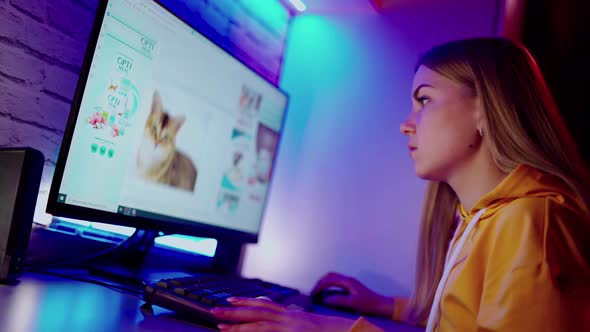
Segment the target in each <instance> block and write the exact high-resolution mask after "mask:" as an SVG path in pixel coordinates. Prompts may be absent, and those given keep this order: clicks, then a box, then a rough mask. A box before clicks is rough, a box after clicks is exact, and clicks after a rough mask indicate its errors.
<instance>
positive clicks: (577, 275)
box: [351, 165, 590, 332]
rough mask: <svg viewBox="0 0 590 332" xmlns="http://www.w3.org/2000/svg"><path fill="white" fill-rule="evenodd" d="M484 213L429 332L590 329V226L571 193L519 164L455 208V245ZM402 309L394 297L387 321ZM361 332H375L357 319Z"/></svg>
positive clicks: (399, 315) (398, 315)
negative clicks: (479, 196) (470, 203)
mask: <svg viewBox="0 0 590 332" xmlns="http://www.w3.org/2000/svg"><path fill="white" fill-rule="evenodd" d="M483 208H485V209H486V210H485V212H484V214H483V215H482V216H481V218H480V220H479V223H478V224H477V225H476V226H475V228H474V229H473V231H472V234H471V235H470V236H469V237H468V239H467V241H466V242H465V244H464V246H463V247H462V248H461V249H460V251H459V255H458V257H457V260H456V261H455V264H454V266H453V267H452V270H451V273H450V275H449V278H448V280H447V282H446V284H445V287H444V291H443V295H442V298H441V303H440V322H439V324H438V325H437V327H436V328H435V331H441V332H448V331H461V332H467V331H489V332H496V331H498V332H500V331H501V332H512V331H519V332H520V331H535V332H544V331H590V266H589V265H588V264H589V262H590V224H589V223H588V220H587V219H585V217H584V214H583V212H582V208H581V207H580V204H579V201H578V199H577V198H576V196H575V195H574V194H573V193H572V191H571V189H569V187H568V186H567V185H566V184H565V183H563V182H562V181H561V180H560V179H559V178H556V177H554V176H552V175H549V174H546V173H543V172H541V171H539V170H537V169H535V168H532V167H530V166H526V165H521V166H519V167H517V168H516V169H515V170H514V171H512V172H511V173H510V174H509V175H508V176H507V177H506V178H505V179H504V180H503V181H502V182H501V183H500V184H499V185H498V186H497V187H496V188H495V189H494V190H492V191H491V192H489V193H488V194H487V195H485V196H484V197H483V198H482V199H480V200H479V202H477V203H476V204H475V205H474V206H473V208H472V209H471V210H470V211H465V210H464V209H463V208H462V207H459V211H460V214H461V219H462V221H461V223H460V225H459V233H458V236H457V237H456V238H457V239H458V238H459V237H460V236H461V234H462V233H463V231H464V230H465V229H466V227H467V225H468V224H469V222H470V221H471V218H473V216H474V215H475V214H476V213H477V212H478V211H479V210H481V209H483ZM455 245H456V242H455V243H452V244H451V247H452V248H454V246H455ZM406 303H407V301H404V300H403V299H397V301H396V306H395V310H394V313H393V319H394V320H399V321H403V320H404V317H403V311H404V309H405V305H406ZM361 331H362V332H369V331H371V332H372V331H381V330H380V329H379V328H377V327H375V326H373V325H371V324H370V323H368V322H367V321H366V320H365V319H363V318H360V319H359V320H357V322H356V323H355V324H354V326H353V327H352V330H351V332H361Z"/></svg>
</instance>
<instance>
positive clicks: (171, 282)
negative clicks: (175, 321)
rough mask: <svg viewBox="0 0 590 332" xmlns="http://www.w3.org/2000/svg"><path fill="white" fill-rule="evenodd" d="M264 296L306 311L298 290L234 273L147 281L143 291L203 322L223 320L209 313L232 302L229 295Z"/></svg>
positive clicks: (145, 296)
mask: <svg viewBox="0 0 590 332" xmlns="http://www.w3.org/2000/svg"><path fill="white" fill-rule="evenodd" d="M232 296H236V297H250V298H256V297H264V298H267V299H270V300H272V301H274V302H277V303H280V304H282V305H284V306H286V307H288V308H290V309H292V310H307V309H308V307H309V305H310V303H311V302H310V299H309V297H308V296H305V295H303V294H301V293H300V292H299V291H298V290H296V289H293V288H289V287H285V286H281V285H278V284H274V283H270V282H266V281H263V280H260V279H247V278H242V277H237V276H227V275H219V274H203V275H198V276H190V277H183V278H174V279H162V280H160V281H158V282H157V283H152V284H148V285H146V286H145V288H144V291H143V300H144V301H145V302H146V303H147V304H149V305H152V304H153V305H157V306H160V307H163V308H166V309H169V310H172V311H174V312H176V313H178V314H181V315H183V316H186V317H188V318H190V319H194V320H196V321H199V322H200V323H203V324H205V325H211V326H214V325H217V324H219V323H224V322H223V321H220V320H219V319H218V318H216V317H215V316H213V315H212V314H211V313H210V310H211V309H213V308H215V307H227V306H231V304H230V303H229V302H228V301H227V298H228V297H232Z"/></svg>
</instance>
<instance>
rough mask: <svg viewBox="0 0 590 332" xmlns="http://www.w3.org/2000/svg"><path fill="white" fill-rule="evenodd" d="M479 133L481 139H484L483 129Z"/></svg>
mask: <svg viewBox="0 0 590 332" xmlns="http://www.w3.org/2000/svg"><path fill="white" fill-rule="evenodd" d="M477 131H478V132H479V136H480V137H483V129H481V128H480V129H478V130H477Z"/></svg>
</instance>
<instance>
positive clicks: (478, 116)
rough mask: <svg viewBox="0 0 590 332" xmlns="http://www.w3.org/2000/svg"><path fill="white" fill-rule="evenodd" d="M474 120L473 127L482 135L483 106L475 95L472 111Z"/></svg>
mask: <svg viewBox="0 0 590 332" xmlns="http://www.w3.org/2000/svg"><path fill="white" fill-rule="evenodd" d="M473 113H474V114H473V116H474V121H475V128H476V130H477V132H478V133H479V136H482V137H483V134H484V129H483V127H484V118H483V107H482V104H481V100H480V99H479V98H478V97H476V98H475V112H473Z"/></svg>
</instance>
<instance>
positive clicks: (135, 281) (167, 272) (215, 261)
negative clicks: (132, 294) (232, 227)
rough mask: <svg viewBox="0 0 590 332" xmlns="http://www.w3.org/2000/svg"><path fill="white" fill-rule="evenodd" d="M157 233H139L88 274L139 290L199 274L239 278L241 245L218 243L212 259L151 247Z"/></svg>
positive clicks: (98, 261) (92, 265)
mask: <svg viewBox="0 0 590 332" xmlns="http://www.w3.org/2000/svg"><path fill="white" fill-rule="evenodd" d="M157 236H158V232H156V231H152V230H141V229H138V230H137V231H136V232H135V233H134V234H133V235H131V237H130V238H129V239H127V240H126V241H125V243H124V244H123V245H121V247H119V248H117V249H115V250H113V252H111V253H109V254H107V255H105V256H104V257H101V258H100V259H96V260H93V261H92V262H91V263H90V264H88V265H87V266H86V268H87V269H88V271H89V273H91V274H92V275H95V276H99V277H104V278H106V279H108V280H112V281H114V282H116V283H120V284H124V285H128V286H131V287H134V288H135V287H138V288H142V287H143V286H144V285H145V283H149V282H157V281H158V280H159V279H162V278H173V277H179V276H183V275H192V274H198V273H221V274H228V275H239V274H240V271H241V263H242V257H243V244H242V243H240V242H234V241H229V240H218V242H217V248H216V251H215V255H214V257H207V256H203V255H199V254H189V253H181V252H177V251H173V250H170V249H165V248H158V247H155V246H154V240H155V238H156V237H157Z"/></svg>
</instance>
